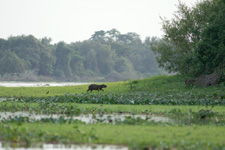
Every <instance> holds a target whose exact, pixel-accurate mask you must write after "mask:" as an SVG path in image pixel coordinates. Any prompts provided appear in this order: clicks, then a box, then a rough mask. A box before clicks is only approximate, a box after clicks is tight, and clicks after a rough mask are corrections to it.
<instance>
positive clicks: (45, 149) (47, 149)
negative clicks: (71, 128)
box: [0, 143, 128, 150]
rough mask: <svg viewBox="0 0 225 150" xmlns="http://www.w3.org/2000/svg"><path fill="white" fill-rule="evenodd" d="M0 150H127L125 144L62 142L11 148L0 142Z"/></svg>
mask: <svg viewBox="0 0 225 150" xmlns="http://www.w3.org/2000/svg"><path fill="white" fill-rule="evenodd" d="M0 149H1V150H74V149H76V150H128V147H126V146H117V145H100V144H96V145H63V144H43V145H42V146H41V147H29V148H24V147H20V148H12V147H9V146H3V145H2V143H0Z"/></svg>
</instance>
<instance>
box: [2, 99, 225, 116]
mask: <svg viewBox="0 0 225 150" xmlns="http://www.w3.org/2000/svg"><path fill="white" fill-rule="evenodd" d="M71 107H73V108H76V109H79V110H80V111H81V113H93V112H96V113H99V112H103V113H119V112H123V113H161V114H163V113H168V112H170V111H171V110H174V109H178V110H179V112H180V113H188V112H189V111H190V110H191V111H192V112H198V111H199V110H201V109H204V110H206V109H212V110H213V111H214V112H218V113H221V114H222V113H223V114H224V115H225V107H224V106H214V107H213V108H212V107H210V106H177V105H175V106H168V105H108V104H105V105H104V104H78V103H65V104H64V103H57V104H54V105H53V107H51V106H49V107H47V106H44V107H43V106H42V105H41V104H39V103H17V102H14V103H11V102H1V103H0V111H28V110H31V111H34V112H37V113H38V112H39V111H40V112H42V111H44V110H48V111H50V110H54V111H55V112H58V113H60V112H61V111H60V108H61V109H70V108H71ZM57 108H58V109H59V110H58V109H57ZM72 111H73V109H71V113H73V112H72ZM75 113H76V112H75Z"/></svg>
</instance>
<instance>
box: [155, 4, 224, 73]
mask: <svg viewBox="0 0 225 150" xmlns="http://www.w3.org/2000/svg"><path fill="white" fill-rule="evenodd" d="M224 14H225V3H224V2H223V0H212V1H209V0H206V1H202V2H199V3H197V4H196V5H195V6H194V7H192V8H189V7H188V6H186V5H185V4H183V3H180V4H179V5H178V11H177V12H176V13H175V14H174V18H173V19H172V20H166V19H163V30H164V32H165V36H164V38H163V39H155V40H152V42H151V47H152V49H153V50H154V51H155V52H156V53H158V62H159V64H160V66H162V67H165V68H166V69H167V70H169V71H171V72H180V73H182V74H186V75H189V76H195V77H196V76H200V75H202V74H210V73H212V72H213V71H215V69H216V68H218V67H220V68H224V63H225V62H224V58H225V46H224V45H225V41H224V39H225V36H224V35H225V34H224V33H225V28H224V26H225V21H224V17H225V16H224Z"/></svg>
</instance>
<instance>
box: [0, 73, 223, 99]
mask: <svg viewBox="0 0 225 150" xmlns="http://www.w3.org/2000/svg"><path fill="white" fill-rule="evenodd" d="M184 80H185V78H184V77H183V76H181V75H175V76H167V75H164V76H155V77H151V78H146V79H142V80H133V81H121V82H110V83H104V84H106V85H107V88H104V92H103V91H100V92H98V91H93V92H92V94H96V93H136V92H140V91H141V92H146V93H152V94H159V95H173V94H185V93H188V92H191V93H192V94H197V95H201V94H203V95H206V94H208V95H222V96H224V97H225V92H224V91H225V86H224V85H220V86H214V87H207V88H199V87H186V86H185V83H184ZM88 86H89V85H79V86H64V87H0V97H14V96H17V97H48V96H57V95H58V96H59V95H64V94H67V93H70V94H82V93H86V92H87V89H88ZM48 91H49V93H48V94H46V93H47V92H48Z"/></svg>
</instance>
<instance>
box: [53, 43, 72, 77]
mask: <svg viewBox="0 0 225 150" xmlns="http://www.w3.org/2000/svg"><path fill="white" fill-rule="evenodd" d="M71 53H72V49H71V48H70V47H68V46H67V45H66V44H65V43H64V42H59V43H58V44H57V46H56V50H55V57H56V63H55V65H54V69H55V70H54V71H55V74H56V75H57V76H58V77H62V78H65V77H71V69H70V60H71Z"/></svg>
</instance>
